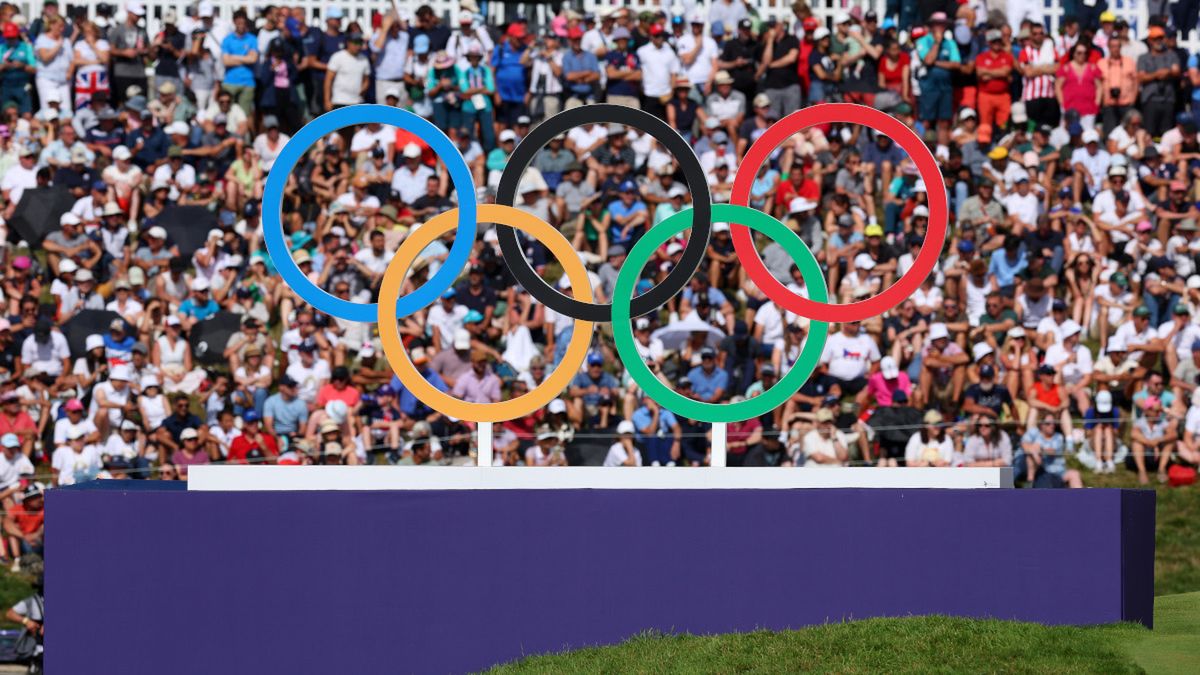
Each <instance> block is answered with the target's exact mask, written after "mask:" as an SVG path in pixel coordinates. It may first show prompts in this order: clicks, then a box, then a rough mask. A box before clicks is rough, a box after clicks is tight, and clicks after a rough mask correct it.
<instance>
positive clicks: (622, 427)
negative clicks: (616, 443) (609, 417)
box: [617, 420, 636, 436]
mask: <svg viewBox="0 0 1200 675" xmlns="http://www.w3.org/2000/svg"><path fill="white" fill-rule="evenodd" d="M634 431H636V429H634V426H633V422H630V421H629V420H621V423H620V424H618V425H617V435H618V436H624V435H625V434H632V433H633V432H634Z"/></svg>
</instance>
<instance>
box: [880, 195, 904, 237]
mask: <svg viewBox="0 0 1200 675" xmlns="http://www.w3.org/2000/svg"><path fill="white" fill-rule="evenodd" d="M903 210H904V204H900V203H896V202H889V203H887V204H884V205H883V231H884V233H885V234H900V232H901V230H902V229H903V228H902V227H900V212H901V211H903Z"/></svg>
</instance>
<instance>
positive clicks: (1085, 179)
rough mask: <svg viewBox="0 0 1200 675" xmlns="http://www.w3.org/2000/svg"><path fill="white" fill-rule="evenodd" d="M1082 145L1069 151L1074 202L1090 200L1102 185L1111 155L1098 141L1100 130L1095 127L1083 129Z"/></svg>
mask: <svg viewBox="0 0 1200 675" xmlns="http://www.w3.org/2000/svg"><path fill="white" fill-rule="evenodd" d="M1082 140H1083V146H1082V147H1079V148H1076V149H1075V151H1074V152H1072V153H1071V166H1072V167H1074V169H1075V203H1076V204H1078V203H1082V202H1085V201H1088V202H1090V201H1092V199H1093V198H1094V197H1095V196H1096V195H1098V194H1099V193H1100V189H1101V188H1102V187H1104V179H1105V177H1106V176H1107V175H1108V167H1109V165H1110V164H1111V163H1112V156H1111V155H1109V154H1108V150H1106V149H1105V148H1104V147H1103V144H1102V143H1101V142H1100V132H1098V131H1096V130H1095V129H1085V130H1084V131H1083V136H1082Z"/></svg>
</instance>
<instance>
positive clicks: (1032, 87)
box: [1019, 40, 1059, 101]
mask: <svg viewBox="0 0 1200 675" xmlns="http://www.w3.org/2000/svg"><path fill="white" fill-rule="evenodd" d="M1058 59H1059V53H1058V49H1056V48H1055V47H1054V42H1053V41H1052V40H1042V46H1041V47H1040V48H1039V47H1034V46H1033V45H1029V46H1027V47H1025V48H1024V49H1022V50H1021V56H1020V58H1019V61H1020V62H1021V63H1023V64H1029V65H1034V66H1049V65H1055V64H1057V63H1058ZM1053 97H1054V75H1053V73H1051V74H1045V75H1035V76H1033V77H1027V78H1025V86H1024V88H1023V90H1022V92H1021V98H1022V99H1023V100H1026V101H1031V100H1033V99H1035V98H1053Z"/></svg>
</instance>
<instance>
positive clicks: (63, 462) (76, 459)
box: [50, 427, 104, 485]
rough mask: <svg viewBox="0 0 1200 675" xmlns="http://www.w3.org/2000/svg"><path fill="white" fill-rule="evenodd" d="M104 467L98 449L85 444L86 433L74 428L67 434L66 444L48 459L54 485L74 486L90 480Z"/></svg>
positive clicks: (59, 447) (92, 445)
mask: <svg viewBox="0 0 1200 675" xmlns="http://www.w3.org/2000/svg"><path fill="white" fill-rule="evenodd" d="M103 467H104V465H103V462H102V461H101V458H100V449H99V448H98V447H96V446H95V445H94V444H91V443H88V442H87V432H86V431H85V430H84V429H82V428H80V427H75V428H72V429H70V430H68V432H67V442H66V443H63V444H62V445H60V446H58V447H57V448H56V449H55V450H54V454H53V455H51V457H50V473H51V475H52V476H53V477H54V484H55V485H75V484H77V483H83V482H85V481H89V480H92V479H94V478H96V476H97V475H98V474H99V473H100V470H101V469H102V468H103Z"/></svg>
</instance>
